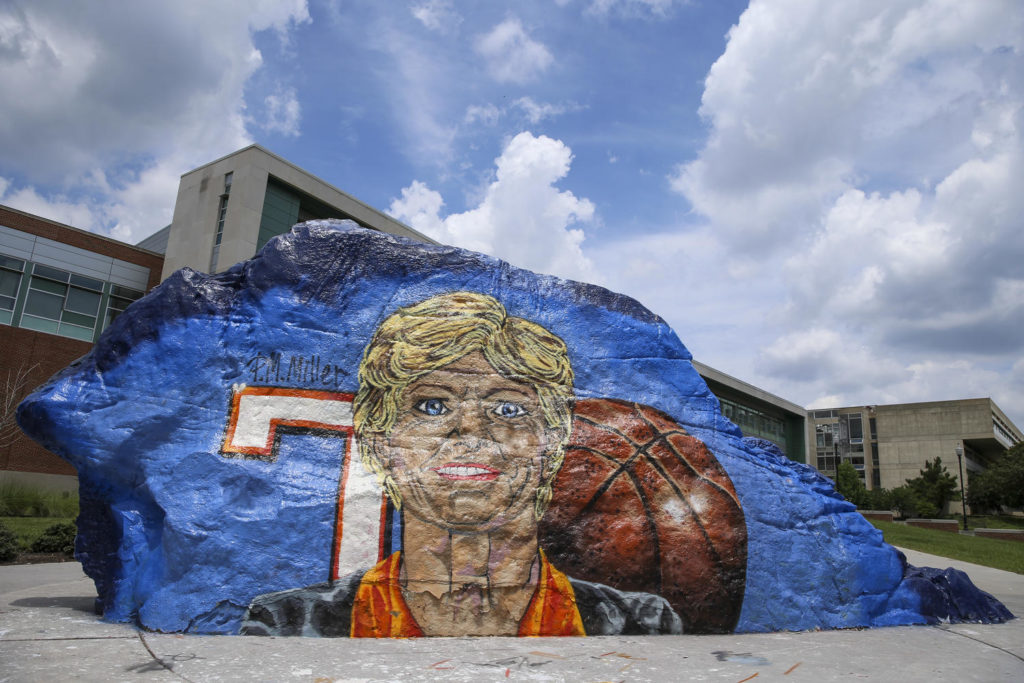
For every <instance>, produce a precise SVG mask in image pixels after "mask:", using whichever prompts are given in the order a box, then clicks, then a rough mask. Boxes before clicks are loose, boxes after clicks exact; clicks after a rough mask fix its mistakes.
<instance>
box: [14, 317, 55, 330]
mask: <svg viewBox="0 0 1024 683" xmlns="http://www.w3.org/2000/svg"><path fill="white" fill-rule="evenodd" d="M58 325H59V323H58V322H57V321H56V320H45V319H43V318H37V317H35V316H32V315H27V314H26V315H23V316H21V326H22V327H24V328H27V329H29V330H37V331H39V332H49V333H50V334H57V327H58Z"/></svg>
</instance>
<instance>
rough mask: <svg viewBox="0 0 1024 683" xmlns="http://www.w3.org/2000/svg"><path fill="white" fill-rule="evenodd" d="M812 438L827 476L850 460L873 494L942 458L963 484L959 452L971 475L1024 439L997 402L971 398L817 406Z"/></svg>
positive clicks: (818, 462)
mask: <svg viewBox="0 0 1024 683" xmlns="http://www.w3.org/2000/svg"><path fill="white" fill-rule="evenodd" d="M807 439H808V442H809V443H811V444H813V446H812V449H813V452H814V456H815V457H814V460H813V464H814V465H815V467H816V468H817V469H818V470H819V471H820V472H821V473H822V474H824V475H826V476H828V477H833V478H834V477H835V474H836V468H837V467H838V466H839V463H841V462H844V461H847V462H850V463H851V464H852V465H853V467H854V469H855V470H857V473H858V474H859V475H860V477H861V480H862V481H863V482H864V485H865V486H866V487H867V488H868V489H876V488H886V489H892V488H896V487H898V486H902V485H903V484H904V483H906V481H907V479H913V478H914V477H916V476H918V475H919V474H920V471H921V469H922V468H923V467H924V464H925V461H927V460H934V459H935V458H942V464H943V465H944V466H945V467H946V468H947V469H948V470H949V472H950V474H952V475H953V476H954V477H956V478H957V480H958V481H959V478H960V473H959V462H958V458H957V448H958V447H961V448H962V449H963V450H962V453H963V467H964V476H965V477H966V476H967V472H977V471H981V470H984V469H986V468H987V467H988V466H989V465H990V464H991V463H992V462H993V461H994V460H995V459H996V458H998V457H999V456H1000V455H1002V454H1003V452H1004V451H1005V450H1006V449H1007V448H1009V447H1011V446H1013V445H1014V444H1016V443H1019V442H1020V441H1024V435H1022V433H1021V430H1020V429H1019V428H1018V427H1017V426H1016V425H1015V424H1014V423H1013V422H1012V421H1011V420H1010V419H1009V418H1008V417H1007V416H1006V414H1005V413H1003V411H1002V410H1000V408H999V406H997V405H996V404H995V402H994V401H993V400H992V399H990V398H971V399H961V400H955V401H932V402H927V403H899V404H892V405H875V406H852V407H844V408H825V409H815V410H811V411H809V413H808V420H807Z"/></svg>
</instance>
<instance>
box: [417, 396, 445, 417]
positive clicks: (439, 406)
mask: <svg viewBox="0 0 1024 683" xmlns="http://www.w3.org/2000/svg"><path fill="white" fill-rule="evenodd" d="M415 408H416V410H418V411H420V412H421V413H424V414H425V415H444V414H445V413H447V412H448V406H446V405H445V404H444V401H442V400H441V399H439V398H425V399H423V400H422V401H420V402H419V403H417V404H416V405H415Z"/></svg>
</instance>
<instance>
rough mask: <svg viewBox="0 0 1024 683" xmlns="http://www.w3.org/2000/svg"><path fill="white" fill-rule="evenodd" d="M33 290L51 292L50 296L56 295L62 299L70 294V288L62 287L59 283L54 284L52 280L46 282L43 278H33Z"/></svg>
mask: <svg viewBox="0 0 1024 683" xmlns="http://www.w3.org/2000/svg"><path fill="white" fill-rule="evenodd" d="M31 286H32V289H38V290H40V291H43V292H49V293H50V294H56V295H58V296H60V297H61V298H64V296H65V295H66V294H67V293H68V286H67V285H62V284H60V283H59V282H52V281H50V280H44V279H43V278H41V277H35V276H33V277H32V280H31Z"/></svg>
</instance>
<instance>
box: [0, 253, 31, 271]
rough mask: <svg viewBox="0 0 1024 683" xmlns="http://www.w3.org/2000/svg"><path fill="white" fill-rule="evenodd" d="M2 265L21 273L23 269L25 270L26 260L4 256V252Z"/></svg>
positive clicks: (0, 257)
mask: <svg viewBox="0 0 1024 683" xmlns="http://www.w3.org/2000/svg"><path fill="white" fill-rule="evenodd" d="M0 267H2V268H10V269H11V270H16V271H18V272H19V273H20V272H21V271H23V270H25V262H24V261H22V260H21V259H20V258H14V257H12V256H4V255H3V254H0Z"/></svg>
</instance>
